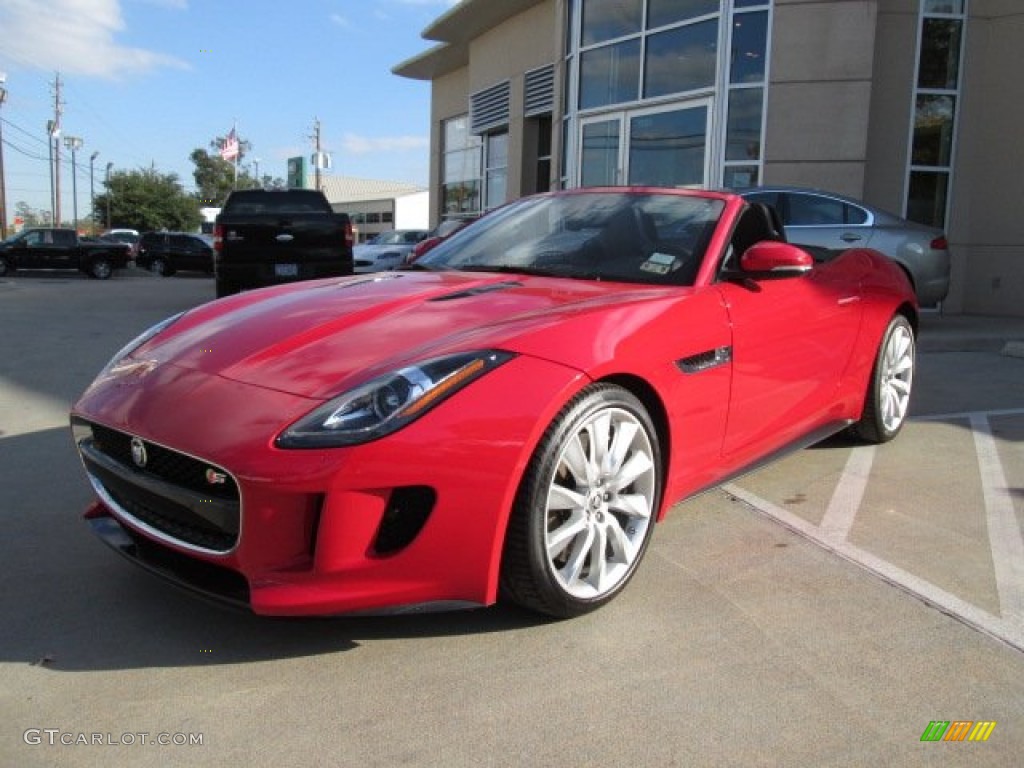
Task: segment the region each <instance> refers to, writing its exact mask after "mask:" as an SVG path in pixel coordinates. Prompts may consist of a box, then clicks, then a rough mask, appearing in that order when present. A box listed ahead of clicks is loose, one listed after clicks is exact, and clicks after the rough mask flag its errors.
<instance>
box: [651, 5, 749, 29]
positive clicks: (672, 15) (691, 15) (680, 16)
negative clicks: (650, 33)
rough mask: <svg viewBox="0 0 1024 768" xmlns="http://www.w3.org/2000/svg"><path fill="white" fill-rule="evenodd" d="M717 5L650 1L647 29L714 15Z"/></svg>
mask: <svg viewBox="0 0 1024 768" xmlns="http://www.w3.org/2000/svg"><path fill="white" fill-rule="evenodd" d="M762 1H763V0H762ZM719 4H720V3H719V0H650V2H649V3H648V7H647V28H648V29H656V28H658V27H664V26H665V25H666V24H674V23H676V22H677V21H686V20H687V19H695V18H697V17H698V16H704V15H706V14H709V13H716V12H718V10H719Z"/></svg>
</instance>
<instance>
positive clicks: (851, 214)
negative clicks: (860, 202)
mask: <svg viewBox="0 0 1024 768" xmlns="http://www.w3.org/2000/svg"><path fill="white" fill-rule="evenodd" d="M844 208H845V209H846V223H847V224H867V223H868V212H867V211H865V210H864V209H863V208H858V207H857V206H856V205H846V206H844Z"/></svg>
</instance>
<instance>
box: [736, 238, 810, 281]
mask: <svg viewBox="0 0 1024 768" xmlns="http://www.w3.org/2000/svg"><path fill="white" fill-rule="evenodd" d="M813 268H814V259H813V258H812V257H811V254H809V253H807V251H805V250H803V249H802V248H798V247H797V246H795V245H791V244H790V243H780V242H776V241H773V240H763V241H761V242H760V243H755V244H754V245H752V246H750V247H749V248H748V249H747V250H746V251H745V252H744V253H743V255H742V256H741V257H740V269H741V270H742V272H743V273H744V274H747V275H750V276H758V277H786V276H791V275H801V274H803V273H804V272H809V271H810V270H812V269H813Z"/></svg>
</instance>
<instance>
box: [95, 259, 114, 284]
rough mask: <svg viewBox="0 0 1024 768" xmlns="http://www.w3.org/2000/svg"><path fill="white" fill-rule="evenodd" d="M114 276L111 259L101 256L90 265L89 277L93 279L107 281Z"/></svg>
mask: <svg viewBox="0 0 1024 768" xmlns="http://www.w3.org/2000/svg"><path fill="white" fill-rule="evenodd" d="M112 274H114V266H113V264H111V263H110V259H107V258H105V257H102V256H101V257H99V258H96V259H93V260H92V263H91V264H89V277H91V278H94V279H96V280H107V279H108V278H109V277H110V276H111V275H112Z"/></svg>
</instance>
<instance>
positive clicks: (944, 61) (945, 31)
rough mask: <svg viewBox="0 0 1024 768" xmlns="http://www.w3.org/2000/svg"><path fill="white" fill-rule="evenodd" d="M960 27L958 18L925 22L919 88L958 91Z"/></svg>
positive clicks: (922, 36)
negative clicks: (956, 89)
mask: <svg viewBox="0 0 1024 768" xmlns="http://www.w3.org/2000/svg"><path fill="white" fill-rule="evenodd" d="M960 25H961V22H960V21H959V20H955V19H925V20H924V26H923V28H922V30H921V60H920V70H919V73H918V78H917V87H918V88H942V89H946V90H953V89H955V88H956V85H957V74H958V72H959V69H960V67H959V63H960Z"/></svg>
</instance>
